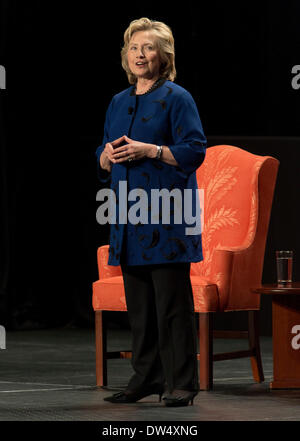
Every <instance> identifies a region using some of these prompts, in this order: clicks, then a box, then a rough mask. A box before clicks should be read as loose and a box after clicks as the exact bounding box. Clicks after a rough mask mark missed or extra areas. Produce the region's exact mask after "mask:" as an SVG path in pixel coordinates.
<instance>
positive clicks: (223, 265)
mask: <svg viewBox="0 0 300 441" xmlns="http://www.w3.org/2000/svg"><path fill="white" fill-rule="evenodd" d="M233 261H234V251H232V250H230V249H228V250H227V249H217V248H216V249H215V250H214V252H213V258H212V262H213V268H212V276H211V279H212V282H213V283H215V284H216V285H217V286H218V291H219V309H220V310H221V311H223V310H224V307H225V305H226V304H227V302H228V298H229V293H230V288H231V282H232V274H233Z"/></svg>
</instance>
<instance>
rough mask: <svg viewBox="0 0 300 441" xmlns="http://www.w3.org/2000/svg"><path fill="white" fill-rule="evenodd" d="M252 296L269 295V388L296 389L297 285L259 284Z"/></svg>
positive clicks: (299, 356)
mask: <svg viewBox="0 0 300 441" xmlns="http://www.w3.org/2000/svg"><path fill="white" fill-rule="evenodd" d="M252 291H253V292H254V293H258V294H264V295H265V294H266V295H271V296H272V335H273V381H272V382H271V383H270V387H271V388H272V389H291V388H293V389H296V388H300V282H293V283H290V284H288V285H277V284H270V285H262V286H261V287H260V288H255V289H253V290H252Z"/></svg>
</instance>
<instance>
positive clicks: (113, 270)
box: [97, 245, 122, 279]
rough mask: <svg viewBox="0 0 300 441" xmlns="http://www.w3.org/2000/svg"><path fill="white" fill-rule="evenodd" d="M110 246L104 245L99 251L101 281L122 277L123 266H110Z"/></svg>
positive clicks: (98, 260)
mask: <svg viewBox="0 0 300 441" xmlns="http://www.w3.org/2000/svg"><path fill="white" fill-rule="evenodd" d="M108 256H109V245H102V246H101V247H99V248H98V250H97V262H98V273H99V279H107V278H108V277H116V276H122V269H121V266H120V265H119V266H113V265H108V264H107V262H108Z"/></svg>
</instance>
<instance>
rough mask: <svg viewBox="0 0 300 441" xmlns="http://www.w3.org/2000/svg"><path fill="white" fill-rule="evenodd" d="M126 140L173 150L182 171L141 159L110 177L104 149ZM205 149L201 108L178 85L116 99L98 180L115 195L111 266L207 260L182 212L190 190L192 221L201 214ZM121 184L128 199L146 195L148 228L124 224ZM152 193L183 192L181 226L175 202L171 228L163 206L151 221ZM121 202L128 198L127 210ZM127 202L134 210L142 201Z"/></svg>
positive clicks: (168, 84)
mask: <svg viewBox="0 0 300 441" xmlns="http://www.w3.org/2000/svg"><path fill="white" fill-rule="evenodd" d="M123 135H127V136H128V137H130V138H131V139H133V140H136V141H141V142H145V143H151V144H156V145H165V146H168V147H169V148H170V150H171V152H172V154H173V155H174V158H175V159H176V161H177V163H178V165H179V166H173V165H169V164H166V163H165V162H162V161H161V160H158V159H150V158H142V159H140V160H133V161H130V162H128V161H125V162H123V163H119V164H113V165H112V170H111V173H108V172H106V171H105V170H103V169H101V167H100V165H99V158H100V155H101V153H102V152H103V149H104V147H105V144H106V143H107V142H111V141H114V140H115V139H117V138H120V137H121V136H123ZM205 149H206V138H205V136H204V133H203V129H202V124H201V121H200V118H199V114H198V110H197V107H196V104H195V102H194V100H193V98H192V96H191V95H190V93H189V92H187V91H186V90H185V89H184V88H182V87H180V86H178V85H177V84H175V83H173V82H171V81H164V82H163V83H162V84H161V85H160V86H159V87H158V88H156V89H154V90H153V91H152V92H150V93H148V94H145V95H135V93H134V86H131V87H129V88H128V89H126V90H124V91H122V92H121V93H119V94H117V95H115V96H114V97H113V99H112V101H111V103H110V105H109V107H108V110H107V113H106V119H105V125H104V137H103V142H102V145H100V146H99V147H98V148H97V150H96V157H97V165H98V177H99V179H100V181H101V182H106V183H108V182H109V181H111V185H110V188H111V189H112V190H113V191H114V192H115V194H116V203H117V205H116V207H117V209H116V214H117V220H116V223H112V224H111V225H110V247H109V260H108V264H109V265H114V266H116V265H119V264H120V262H124V263H127V264H128V265H146V264H158V263H170V262H199V261H201V260H202V259H203V257H202V244H201V233H199V232H198V233H197V234H195V233H193V234H187V229H186V228H187V227H189V228H191V227H194V226H195V225H196V223H194V224H191V221H190V219H188V220H187V221H186V220H185V219H186V218H185V216H184V215H183V210H184V206H185V205H184V204H185V203H186V200H187V199H185V198H184V189H190V193H189V197H188V199H189V204H192V208H193V212H192V215H193V216H195V214H196V202H197V200H198V202H199V195H198V193H197V181H196V173H195V171H196V170H197V168H198V167H199V166H200V165H201V163H202V162H203V160H204V157H205ZM120 181H123V185H125V186H127V192H128V193H129V192H130V191H131V190H132V189H139V188H141V189H143V190H145V192H146V193H147V196H148V201H147V202H146V203H147V205H148V221H147V222H148V223H146V222H145V219H143V222H141V221H139V222H136V223H135V224H134V223H131V222H129V221H128V220H127V223H126V221H125V223H124V220H121V218H120V217H119V215H120V213H119V211H121V210H118V207H120V206H121V205H122V207H124V192H123V190H121V194H119V192H120V186H119V183H120ZM124 181H125V182H124ZM123 189H124V187H123ZM151 189H158V190H161V189H167V190H168V191H169V192H171V191H172V190H173V189H179V190H180V192H181V194H182V201H183V202H182V210H181V211H182V222H180V223H178V220H176V219H175V218H174V210H175V208H176V209H178V205H176V207H175V206H174V204H176V203H177V204H178V199H177V202H174V198H172V197H171V198H170V210H169V211H170V222H168V223H164V220H163V217H162V205H160V206H159V207H160V209H159V210H160V211H159V212H156V214H155V213H154V214H153V213H152V215H153V218H152V217H151V208H152V209H154V205H153V204H151ZM176 191H177V195H178V190H176ZM128 193H127V195H128ZM144 194H145V193H144ZM191 194H192V199H191V197H190V195H191ZM119 196H121V197H122V198H123V199H122V204H121V201H120V198H119ZM196 198H197V199H196ZM126 201H127V209H128V210H129V209H130V207H132V206H133V205H135V204H136V203H137V201H139V198H137V197H136V198H135V200H127V199H126ZM143 202H144V203H145V199H143ZM160 204H161V203H160ZM179 207H180V204H179ZM156 208H157V206H156ZM177 213H178V211H177ZM139 214H141V212H138V211H137V213H136V215H137V217H138V216H139ZM123 216H124V210H123ZM123 219H124V218H123ZM153 219H155V221H154V220H153ZM195 231H196V230H195Z"/></svg>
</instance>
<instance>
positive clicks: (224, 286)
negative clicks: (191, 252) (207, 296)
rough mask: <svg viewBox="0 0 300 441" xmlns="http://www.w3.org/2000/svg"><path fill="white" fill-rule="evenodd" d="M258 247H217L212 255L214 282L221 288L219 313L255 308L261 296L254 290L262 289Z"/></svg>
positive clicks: (219, 289)
mask: <svg viewBox="0 0 300 441" xmlns="http://www.w3.org/2000/svg"><path fill="white" fill-rule="evenodd" d="M258 260H259V259H257V258H256V247H255V246H254V244H253V243H252V244H251V245H250V246H248V247H229V248H227V249H225V248H216V249H215V250H214V254H213V265H214V269H213V272H212V277H211V278H212V281H213V282H214V283H215V284H216V285H217V286H218V291H219V306H220V310H221V311H224V310H231V309H237V308H239V309H247V308H248V309H256V308H258V307H259V302H260V299H259V296H256V297H255V296H253V295H252V294H251V288H253V287H255V286H259V285H260V282H261V271H260V266H261V265H260V263H259V262H258Z"/></svg>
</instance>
